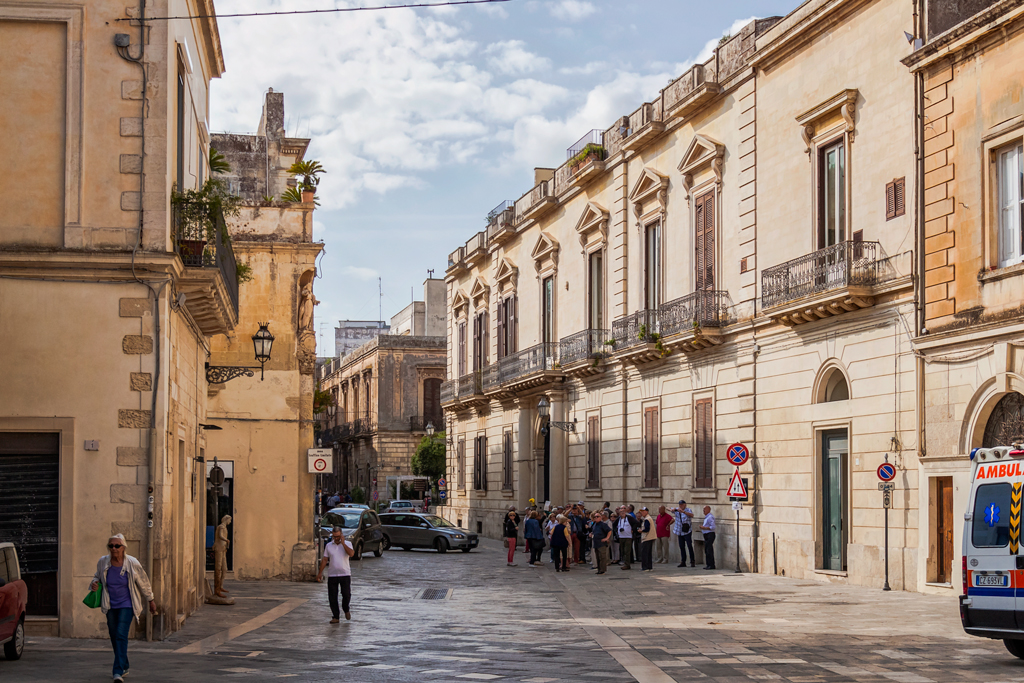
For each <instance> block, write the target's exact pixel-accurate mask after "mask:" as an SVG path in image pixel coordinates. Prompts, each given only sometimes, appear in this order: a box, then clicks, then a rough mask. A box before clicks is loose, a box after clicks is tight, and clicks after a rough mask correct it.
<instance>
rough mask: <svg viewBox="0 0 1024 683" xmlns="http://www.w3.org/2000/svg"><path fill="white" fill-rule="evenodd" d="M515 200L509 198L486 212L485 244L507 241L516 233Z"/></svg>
mask: <svg viewBox="0 0 1024 683" xmlns="http://www.w3.org/2000/svg"><path fill="white" fill-rule="evenodd" d="M515 206H516V204H515V202H513V201H512V200H511V199H509V200H507V201H504V202H502V203H501V204H498V205H497V206H496V207H494V208H493V209H491V211H490V212H489V213H488V214H487V245H488V246H491V245H495V246H496V245H499V244H502V243H504V242H507V241H508V240H509V239H510V238H512V237H513V236H514V235H515V234H516V229H515V225H514V224H515Z"/></svg>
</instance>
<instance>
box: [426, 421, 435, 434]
mask: <svg viewBox="0 0 1024 683" xmlns="http://www.w3.org/2000/svg"><path fill="white" fill-rule="evenodd" d="M426 429H427V436H434V431H435V430H434V423H433V422H428V423H427V427H426Z"/></svg>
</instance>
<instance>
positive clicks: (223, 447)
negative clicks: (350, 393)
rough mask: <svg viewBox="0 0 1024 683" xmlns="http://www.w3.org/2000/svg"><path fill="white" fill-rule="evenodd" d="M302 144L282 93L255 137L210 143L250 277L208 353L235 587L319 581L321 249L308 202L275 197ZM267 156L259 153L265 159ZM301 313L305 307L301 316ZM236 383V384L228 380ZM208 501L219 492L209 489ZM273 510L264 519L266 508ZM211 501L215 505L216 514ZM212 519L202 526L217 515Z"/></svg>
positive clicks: (210, 449)
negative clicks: (237, 205) (316, 438)
mask: <svg viewBox="0 0 1024 683" xmlns="http://www.w3.org/2000/svg"><path fill="white" fill-rule="evenodd" d="M309 142H310V141H309V140H308V139H306V138H291V137H288V136H287V134H286V132H285V130H284V94H283V93H280V92H274V91H273V89H271V90H270V91H268V92H267V93H266V95H265V100H264V106H263V113H262V116H261V117H260V125H259V128H258V129H257V133H256V134H255V135H237V134H216V135H214V136H213V138H212V140H211V145H212V146H213V147H214V148H215V149H216V150H217V151H219V152H220V153H221V154H223V155H224V156H225V158H226V159H227V161H228V162H229V163H230V165H231V170H230V171H229V172H228V173H227V174H225V176H224V177H225V179H226V180H227V182H228V184H229V186H233V187H238V188H240V190H241V191H242V197H243V199H244V202H243V206H242V207H241V210H240V214H239V215H238V216H237V217H232V218H229V219H228V229H229V231H230V233H231V238H232V243H233V244H234V248H235V253H236V255H237V258H238V261H239V263H243V264H246V265H248V266H249V268H250V269H251V272H250V275H251V278H252V279H251V281H249V282H244V283H242V284H241V285H240V296H241V305H240V307H239V318H238V325H237V326H236V328H235V331H234V332H233V333H232V334H229V335H227V336H225V337H218V338H217V339H215V340H214V342H213V344H212V345H211V354H210V366H211V372H209V373H208V374H209V375H210V377H211V384H210V385H209V391H208V411H209V413H208V415H209V423H210V424H212V425H213V426H215V427H219V428H220V429H217V430H210V431H209V432H208V434H207V441H208V445H207V453H208V454H209V456H211V457H208V458H207V463H206V468H207V471H209V470H210V469H211V468H212V467H213V462H212V459H211V458H212V456H216V457H217V458H218V465H219V466H220V467H221V468H222V469H224V470H225V474H226V475H227V479H228V481H227V482H226V483H225V485H224V487H223V492H224V494H225V495H224V497H223V498H222V499H221V500H220V501H217V503H216V508H217V510H218V513H217V515H215V516H214V517H215V518H216V517H217V516H219V515H220V514H221V513H223V512H225V511H230V514H231V515H232V517H233V523H232V526H231V527H230V528H229V533H230V534H231V537H232V545H231V555H230V557H229V569H230V570H231V571H232V572H233V574H234V576H235V577H236V578H239V579H267V578H284V579H289V578H290V579H293V580H302V579H312V578H313V577H314V576H315V573H316V562H317V558H316V550H315V548H314V545H313V542H314V534H313V515H314V503H313V497H314V484H315V482H314V475H312V474H310V473H309V470H308V463H307V450H308V449H309V448H312V447H313V446H314V443H313V381H314V365H315V361H316V336H315V334H314V331H313V330H314V321H315V316H314V315H313V310H314V306H315V303H316V299H315V297H314V295H313V284H314V281H315V276H316V258H317V256H318V255H319V254H320V252H321V250H322V249H323V244H322V243H320V242H314V241H313V209H314V207H313V203H312V202H309V203H288V202H282V201H269V200H265V199H263V197H270V196H274V197H280V195H281V193H282V192H284V191H285V189H286V188H287V187H288V186H289V184H294V178H292V177H291V176H289V175H288V173H287V169H288V168H290V167H291V165H292V164H293V163H295V162H296V161H301V160H302V159H303V157H304V155H305V153H306V149H307V147H308V146H309ZM261 155H262V156H261ZM304 308H305V310H303V309H304ZM260 324H267V325H268V328H269V330H270V332H271V334H273V335H274V346H273V351H272V355H271V359H270V361H269V362H268V363H267V364H266V367H265V368H263V369H260V368H252V371H250V372H249V373H248V376H246V375H242V376H236V375H237V373H238V370H234V369H236V368H244V367H247V366H248V367H251V366H253V363H254V360H253V357H254V349H253V342H252V335H253V334H255V333H256V331H257V330H258V329H259V325H260ZM227 378H231V379H227ZM207 488H208V489H211V490H210V493H209V494H208V495H209V496H211V497H212V496H213V493H212V487H207ZM268 500H273V501H274V511H275V512H274V514H273V515H270V516H268V515H267V501H268ZM213 505H214V504H213V503H211V506H213ZM215 518H214V519H207V520H206V525H207V527H213V526H215V525H216V523H217V522H216V519H215Z"/></svg>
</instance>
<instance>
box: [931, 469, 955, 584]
mask: <svg viewBox="0 0 1024 683" xmlns="http://www.w3.org/2000/svg"><path fill="white" fill-rule="evenodd" d="M952 573H953V477H937V478H936V479H935V581H936V582H938V583H949V582H950V580H951V576H952Z"/></svg>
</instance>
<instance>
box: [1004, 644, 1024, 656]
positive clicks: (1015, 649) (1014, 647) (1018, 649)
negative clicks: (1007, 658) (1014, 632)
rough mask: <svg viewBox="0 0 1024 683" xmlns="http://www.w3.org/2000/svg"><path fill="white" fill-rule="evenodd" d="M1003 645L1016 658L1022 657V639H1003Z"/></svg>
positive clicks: (1023, 652) (1023, 650) (1023, 647)
mask: <svg viewBox="0 0 1024 683" xmlns="http://www.w3.org/2000/svg"><path fill="white" fill-rule="evenodd" d="M1003 645H1005V646H1006V649H1007V650H1008V651H1009V652H1010V654H1011V655H1013V656H1014V657H1016V658H1017V659H1024V640H1004V641H1003Z"/></svg>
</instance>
